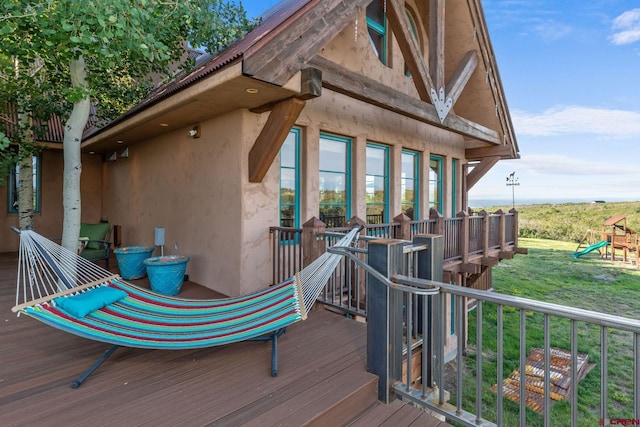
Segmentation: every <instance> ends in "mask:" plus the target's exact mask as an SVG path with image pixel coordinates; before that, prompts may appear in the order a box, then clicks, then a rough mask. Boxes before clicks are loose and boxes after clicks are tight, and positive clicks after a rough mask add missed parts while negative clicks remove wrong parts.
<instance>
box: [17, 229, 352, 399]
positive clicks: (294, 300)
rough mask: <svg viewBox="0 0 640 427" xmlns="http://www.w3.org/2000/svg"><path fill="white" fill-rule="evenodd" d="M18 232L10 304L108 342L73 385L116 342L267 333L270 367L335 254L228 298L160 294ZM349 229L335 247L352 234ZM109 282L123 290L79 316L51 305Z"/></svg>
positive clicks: (188, 342)
mask: <svg viewBox="0 0 640 427" xmlns="http://www.w3.org/2000/svg"><path fill="white" fill-rule="evenodd" d="M16 231H17V232H19V233H20V252H19V259H18V280H17V286H16V305H15V306H14V307H13V308H12V310H13V311H14V312H17V313H18V315H19V314H20V313H24V314H26V315H28V316H30V317H33V318H35V319H37V320H39V321H41V322H43V323H45V324H47V325H49V326H52V327H55V328H57V329H60V330H63V331H65V332H69V333H72V334H74V335H78V336H81V337H84V338H88V339H92V340H95V341H102V342H106V343H109V344H112V345H113V347H111V348H110V349H109V350H107V351H106V352H105V354H104V355H103V356H102V357H101V358H100V359H99V360H98V361H97V362H96V363H95V364H94V365H93V366H92V367H91V368H89V369H88V370H87V371H86V372H85V373H84V374H82V376H80V377H79V378H78V379H77V380H76V381H74V383H73V384H72V387H73V388H77V387H78V386H79V385H80V384H81V383H82V382H83V381H84V380H85V379H86V378H87V377H88V376H89V375H90V374H91V373H92V372H93V371H95V369H97V368H98V367H99V366H100V365H101V364H102V363H103V362H104V361H105V360H106V359H107V358H108V357H109V356H110V355H111V354H112V353H113V352H114V351H115V350H116V349H117V348H118V347H120V346H124V347H133V348H151V349H174V350H179V349H190V348H203V347H212V346H217V345H225V344H229V343H233V342H240V341H252V340H259V341H271V343H272V361H271V374H272V375H273V376H276V375H277V338H278V337H279V336H280V335H282V334H283V333H284V332H285V330H286V327H287V326H289V325H291V324H293V323H296V322H299V321H301V320H304V319H306V317H307V313H308V312H309V310H310V309H311V307H312V306H313V304H314V303H315V301H316V299H317V298H318V297H319V296H320V294H321V292H322V291H323V289H324V287H325V285H326V283H327V281H328V280H329V278H330V277H331V275H332V274H333V272H334V270H335V269H336V267H337V266H338V264H339V263H340V259H341V258H342V257H341V255H339V254H335V253H330V252H325V253H324V254H323V255H321V256H320V257H319V258H318V259H316V260H315V261H314V262H312V263H311V264H309V265H308V266H307V267H305V268H303V269H302V270H301V271H300V272H298V273H297V274H296V275H294V276H292V277H291V278H289V279H288V280H286V281H284V282H282V283H280V284H278V285H275V286H272V287H269V288H267V289H264V290H261V291H258V292H256V293H253V294H250V295H245V296H241V297H234V298H222V299H198V300H196V299H185V298H179V297H170V296H164V295H160V294H157V293H154V292H152V291H150V290H148V289H144V288H140V287H138V286H136V285H133V284H131V283H128V282H126V281H124V280H123V279H122V278H120V276H119V275H116V274H113V273H111V272H109V271H108V270H105V269H103V268H101V267H100V266H98V265H96V264H94V263H92V262H90V261H88V260H86V259H84V258H82V257H80V256H79V255H78V254H76V253H74V252H72V251H69V250H68V249H65V248H63V247H62V246H60V245H58V244H56V243H55V242H52V241H51V240H49V239H47V238H45V237H43V236H40V235H39V234H37V233H36V232H34V231H32V230H22V231H18V230H16ZM358 231H359V230H358V229H357V228H354V229H352V230H351V231H349V232H348V233H347V234H346V235H345V236H344V237H343V238H342V239H341V240H339V241H338V242H337V243H336V244H335V245H334V247H345V246H349V245H351V244H352V243H353V242H354V241H355V240H357V236H358ZM105 286H107V287H110V288H115V289H118V290H120V291H124V292H125V293H126V297H124V298H122V299H120V300H118V301H116V302H113V303H110V304H107V305H106V306H104V307H103V308H100V309H97V310H95V311H93V312H91V313H89V314H87V315H86V316H85V317H77V316H75V315H73V314H70V313H68V312H67V311H65V310H64V309H63V308H60V307H59V306H58V303H57V301H59V300H58V299H59V298H69V297H73V296H74V295H80V294H83V293H86V292H91V291H92V290H94V289H98V288H100V287H105Z"/></svg>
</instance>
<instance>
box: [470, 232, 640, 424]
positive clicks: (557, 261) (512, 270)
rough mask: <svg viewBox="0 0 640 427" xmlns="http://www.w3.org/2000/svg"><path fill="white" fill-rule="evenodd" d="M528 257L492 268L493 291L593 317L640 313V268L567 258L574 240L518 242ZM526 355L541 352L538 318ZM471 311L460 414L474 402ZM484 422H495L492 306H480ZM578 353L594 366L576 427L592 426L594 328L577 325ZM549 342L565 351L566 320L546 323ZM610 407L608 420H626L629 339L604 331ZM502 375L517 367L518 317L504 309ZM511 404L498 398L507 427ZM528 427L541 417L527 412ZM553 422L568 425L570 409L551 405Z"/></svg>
mask: <svg viewBox="0 0 640 427" xmlns="http://www.w3.org/2000/svg"><path fill="white" fill-rule="evenodd" d="M519 245H520V246H522V247H527V248H529V254H528V255H524V256H516V257H515V258H514V259H512V260H507V261H502V262H501V263H500V264H499V265H498V266H497V267H495V268H494V273H493V284H494V289H495V291H496V292H500V293H503V294H507V295H514V296H519V297H524V298H531V299H535V300H541V301H547V302H553V303H556V304H561V305H567V306H571V307H579V308H583V309H587V310H593V311H597V312H603V313H609V314H615V315H619V316H624V317H630V318H637V317H638V313H640V271H639V270H636V269H635V266H630V265H629V264H622V263H615V264H613V263H611V262H610V261H605V260H601V259H600V257H599V256H598V253H597V252H592V253H590V254H588V255H586V256H583V257H581V258H579V259H578V260H574V259H573V258H572V256H571V255H572V254H573V252H574V250H575V248H576V244H575V243H568V242H558V241H551V240H538V239H520V244H519ZM526 319H527V354H528V353H529V351H530V349H531V347H543V344H544V337H543V325H544V316H543V315H540V314H534V313H527V315H526ZM475 325H476V311H475V310H474V311H471V312H470V313H469V348H468V352H467V360H466V362H467V363H466V366H467V370H468V373H470V375H468V377H469V378H468V379H467V381H466V382H465V385H464V402H465V405H471V406H469V407H466V409H468V410H470V411H473V408H474V406H473V405H475V385H474V384H475V382H474V381H475V379H474V375H475V359H476V357H475V355H476V348H475V337H476V333H475V332H476V330H475ZM482 328H483V348H482V353H483V359H484V367H483V380H484V387H483V390H484V392H483V408H484V409H483V417H484V418H485V419H488V420H492V421H495V420H496V416H495V409H496V395H495V393H493V392H492V391H490V388H491V386H493V385H494V384H496V372H497V367H496V349H497V347H496V309H495V306H494V305H493V304H489V303H484V304H483V326H482ZM578 340H579V342H578V348H579V352H581V353H587V354H588V355H589V362H590V363H595V364H596V367H595V368H594V369H593V370H592V371H591V372H590V373H589V374H588V375H587V377H586V378H585V379H583V380H582V381H581V382H580V389H579V394H578V399H579V405H578V406H579V419H580V422H579V425H580V426H596V425H598V422H599V419H600V416H599V408H600V377H599V373H600V328H599V327H594V326H588V325H585V324H578ZM551 344H552V346H554V347H561V348H564V349H567V350H570V349H571V346H570V323H569V321H568V320H563V319H559V318H552V320H551ZM608 344H609V352H608V358H609V364H608V366H609V388H608V390H609V404H608V411H609V417H611V418H625V419H627V418H633V341H632V336H631V334H629V333H623V332H619V331H613V330H609V331H608ZM504 354H505V361H504V376H505V377H506V376H508V375H509V373H510V372H511V371H513V370H514V369H516V368H517V367H518V365H519V313H518V312H517V311H516V310H515V309H509V308H506V307H505V309H504ZM518 411H519V409H518V405H517V404H514V403H512V402H510V401H507V400H505V423H504V425H506V426H511V425H518V420H519V412H518ZM527 412H528V414H527V426H538V425H539V426H542V425H543V420H542V417H541V416H539V415H538V414H536V413H535V412H533V411H529V410H528V411H527ZM551 417H552V425H554V426H568V425H570V406H569V404H568V403H566V402H558V403H555V404H554V405H553V407H552V412H551Z"/></svg>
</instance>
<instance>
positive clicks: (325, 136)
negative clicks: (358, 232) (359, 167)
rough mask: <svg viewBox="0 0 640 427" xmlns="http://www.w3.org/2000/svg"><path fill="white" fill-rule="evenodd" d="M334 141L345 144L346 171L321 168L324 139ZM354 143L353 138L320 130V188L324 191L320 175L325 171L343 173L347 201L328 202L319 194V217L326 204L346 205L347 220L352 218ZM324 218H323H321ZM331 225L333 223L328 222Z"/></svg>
mask: <svg viewBox="0 0 640 427" xmlns="http://www.w3.org/2000/svg"><path fill="white" fill-rule="evenodd" d="M323 140H327V141H332V142H340V143H343V144H345V171H344V172H336V171H335V170H328V169H321V168H320V164H321V163H322V162H321V157H322V141H323ZM352 145H353V140H352V139H351V138H349V137H345V136H339V135H335V134H331V133H327V132H320V138H319V140H318V190H319V191H322V188H321V185H322V184H321V182H320V181H321V180H320V175H322V173H323V172H326V173H332V174H335V173H342V174H343V175H344V179H345V203H326V202H324V203H323V202H322V197H321V196H320V194H319V198H318V218H320V212H321V210H322V208H323V207H326V206H344V209H345V222H347V221H349V220H350V219H351V186H352V185H353V183H352V180H351V149H352ZM320 219H321V220H322V218H320ZM327 225H328V226H330V225H331V224H327Z"/></svg>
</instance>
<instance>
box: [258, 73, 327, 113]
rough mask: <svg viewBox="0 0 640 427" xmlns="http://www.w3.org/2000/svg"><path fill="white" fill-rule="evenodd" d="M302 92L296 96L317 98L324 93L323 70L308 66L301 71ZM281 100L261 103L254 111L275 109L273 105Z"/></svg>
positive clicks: (299, 97)
mask: <svg viewBox="0 0 640 427" xmlns="http://www.w3.org/2000/svg"><path fill="white" fill-rule="evenodd" d="M300 74H301V75H300V93H298V94H297V95H296V96H295V98H297V99H302V100H304V101H306V100H309V99H313V98H317V97H319V96H320V95H322V71H321V70H318V69H317V68H312V67H308V68H305V69H303V70H302V71H301V73H300ZM278 102H280V101H274V102H269V103H267V104H263V105H260V106H258V107H255V108H252V109H251V110H249V111H251V112H252V113H257V114H262V113H266V112H267V111H271V110H273V107H275V106H276V104H277V103H278Z"/></svg>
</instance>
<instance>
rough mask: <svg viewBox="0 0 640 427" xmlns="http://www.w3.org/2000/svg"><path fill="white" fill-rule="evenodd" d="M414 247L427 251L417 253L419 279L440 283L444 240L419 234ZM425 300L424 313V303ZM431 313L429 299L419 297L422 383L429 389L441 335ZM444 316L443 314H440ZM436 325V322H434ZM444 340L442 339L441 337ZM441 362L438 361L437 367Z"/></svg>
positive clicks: (414, 239) (431, 383)
mask: <svg viewBox="0 0 640 427" xmlns="http://www.w3.org/2000/svg"><path fill="white" fill-rule="evenodd" d="M413 244H414V245H424V244H426V245H427V249H425V250H424V251H420V252H418V268H417V270H418V273H417V277H418V278H419V279H427V280H434V281H437V282H442V279H443V267H442V266H443V263H444V238H443V236H442V235H436V234H420V235H417V236H415V237H414V238H413ZM425 299H426V311H425V309H424V307H425V303H424V301H425ZM432 313H433V302H432V299H431V298H429V297H421V298H420V299H419V300H418V319H417V322H418V332H419V333H422V351H423V352H424V358H423V359H422V360H423V366H422V372H423V375H424V376H425V378H426V381H425V382H424V383H425V384H427V385H428V386H429V387H432V386H433V384H434V381H435V376H434V374H435V372H437V371H435V370H434V367H435V366H434V364H435V363H436V360H435V357H434V356H437V353H435V352H434V350H435V348H436V347H435V345H437V344H438V342H439V340H440V338H439V337H438V334H441V333H442V331H440V330H439V329H441V328H434V327H435V325H434V319H433V318H432V316H430V315H431V314H432ZM442 314H443V315H444V313H442ZM425 316H426V320H427V324H426V331H427V332H426V333H423V324H424V320H423V319H424V318H425ZM436 324H437V322H436ZM441 338H442V339H444V337H441ZM443 345H444V343H443ZM440 364H442V361H439V365H440Z"/></svg>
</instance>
